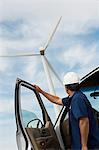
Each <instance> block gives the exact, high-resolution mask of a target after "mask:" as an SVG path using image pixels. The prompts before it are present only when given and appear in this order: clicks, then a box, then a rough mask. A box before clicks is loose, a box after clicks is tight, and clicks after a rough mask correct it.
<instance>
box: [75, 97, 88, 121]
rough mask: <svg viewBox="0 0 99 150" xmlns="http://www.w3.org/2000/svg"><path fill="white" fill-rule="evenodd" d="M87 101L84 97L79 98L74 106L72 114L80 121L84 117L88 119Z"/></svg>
mask: <svg viewBox="0 0 99 150" xmlns="http://www.w3.org/2000/svg"><path fill="white" fill-rule="evenodd" d="M85 100H86V99H84V97H80V96H79V97H77V99H75V101H74V102H73V105H72V112H73V115H74V117H75V118H76V119H80V118H82V117H88V112H87V105H86V102H85Z"/></svg>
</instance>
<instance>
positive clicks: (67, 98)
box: [62, 97, 70, 108]
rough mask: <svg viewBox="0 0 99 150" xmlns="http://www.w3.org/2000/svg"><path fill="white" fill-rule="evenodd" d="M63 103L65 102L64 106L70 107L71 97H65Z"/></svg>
mask: <svg viewBox="0 0 99 150" xmlns="http://www.w3.org/2000/svg"><path fill="white" fill-rule="evenodd" d="M62 103H63V105H64V106H66V107H68V108H69V106H70V99H69V97H65V98H63V99H62Z"/></svg>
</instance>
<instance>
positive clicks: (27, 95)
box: [20, 86, 43, 127]
mask: <svg viewBox="0 0 99 150" xmlns="http://www.w3.org/2000/svg"><path fill="white" fill-rule="evenodd" d="M20 99H21V111H22V114H21V115H22V120H23V123H24V126H25V127H26V126H27V125H28V123H29V122H30V126H32V127H36V125H37V123H38V120H41V122H43V118H42V111H41V108H40V106H39V103H38V100H37V97H36V95H35V93H34V92H33V91H32V90H30V89H28V88H26V87H23V86H21V93H20ZM42 124H43V123H42Z"/></svg>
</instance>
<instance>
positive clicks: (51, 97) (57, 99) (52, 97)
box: [34, 85, 63, 105]
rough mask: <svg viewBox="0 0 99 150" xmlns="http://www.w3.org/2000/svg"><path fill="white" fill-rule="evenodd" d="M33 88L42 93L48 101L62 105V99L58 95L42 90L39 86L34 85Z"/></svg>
mask: <svg viewBox="0 0 99 150" xmlns="http://www.w3.org/2000/svg"><path fill="white" fill-rule="evenodd" d="M34 87H35V89H36V90H37V91H38V92H39V93H41V94H42V95H44V96H45V97H46V98H47V99H48V100H49V101H51V102H52V103H55V104H58V105H63V103H62V99H61V98H60V97H58V96H55V95H51V94H49V93H47V92H45V91H43V90H42V89H41V88H40V87H39V86H37V85H34Z"/></svg>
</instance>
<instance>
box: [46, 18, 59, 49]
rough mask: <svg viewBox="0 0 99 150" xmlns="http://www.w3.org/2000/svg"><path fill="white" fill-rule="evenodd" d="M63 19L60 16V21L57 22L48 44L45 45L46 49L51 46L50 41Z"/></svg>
mask: <svg viewBox="0 0 99 150" xmlns="http://www.w3.org/2000/svg"><path fill="white" fill-rule="evenodd" d="M61 19H62V17H60V18H59V20H58V22H57V24H56V26H55V28H54V30H53V32H52V33H51V35H50V36H49V39H48V41H47V43H46V45H45V46H44V50H46V49H47V47H48V46H49V44H50V42H51V40H52V38H53V36H54V34H55V32H56V30H57V28H58V26H59V23H60V21H61Z"/></svg>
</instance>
